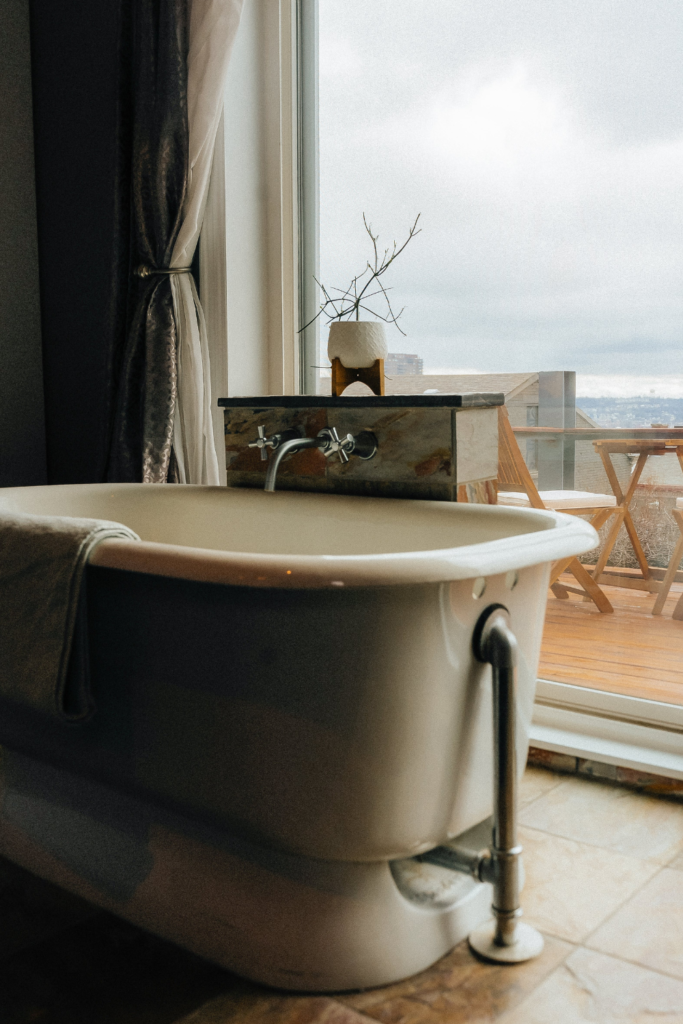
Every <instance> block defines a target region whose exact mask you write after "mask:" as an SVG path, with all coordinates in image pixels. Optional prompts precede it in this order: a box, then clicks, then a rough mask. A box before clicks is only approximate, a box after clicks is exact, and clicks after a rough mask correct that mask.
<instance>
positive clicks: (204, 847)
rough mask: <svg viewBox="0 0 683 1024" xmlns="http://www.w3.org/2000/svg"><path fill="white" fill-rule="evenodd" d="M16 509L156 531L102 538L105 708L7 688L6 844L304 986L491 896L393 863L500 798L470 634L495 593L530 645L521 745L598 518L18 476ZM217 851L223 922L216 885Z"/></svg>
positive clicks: (417, 943) (464, 824)
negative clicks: (565, 574) (86, 852)
mask: <svg viewBox="0 0 683 1024" xmlns="http://www.w3.org/2000/svg"><path fill="white" fill-rule="evenodd" d="M0 508H6V509H11V510H14V511H24V512H29V513H37V514H49V515H74V516H92V517H98V518H106V519H113V520H117V521H119V522H123V523H125V524H126V525H128V526H129V527H131V528H132V529H133V530H135V531H136V532H137V533H138V534H139V536H140V537H141V543H135V542H127V541H119V540H108V541H104V542H103V543H102V544H101V545H100V546H99V547H98V548H97V549H96V550H95V553H94V555H93V557H92V559H91V564H90V566H89V569H88V573H87V581H86V585H87V595H88V609H89V632H90V643H91V658H92V666H91V667H92V685H93V690H94V695H95V701H96V705H97V709H98V710H97V713H96V715H95V716H94V718H93V719H92V721H91V722H88V723H86V724H84V725H82V726H78V727H73V726H61V725H58V724H55V723H52V722H49V721H46V720H45V721H44V720H42V719H40V718H39V716H37V715H34V714H32V713H30V712H28V711H26V712H24V711H21V710H18V709H16V708H10V707H9V706H3V707H2V709H0V710H1V714H0V742H1V743H3V745H4V746H6V748H7V749H8V756H7V765H8V768H7V772H8V774H7V777H6V780H5V799H4V804H3V816H2V828H1V830H0V846H1V848H2V850H3V852H5V853H6V855H8V856H10V857H13V858H14V859H15V860H18V861H19V862H21V863H23V864H25V865H26V866H27V867H29V868H31V869H32V870H34V871H37V872H38V873H40V874H43V875H45V876H46V877H51V878H52V879H53V880H56V881H58V882H59V883H60V884H62V885H65V886H67V887H69V888H71V889H74V890H75V891H78V892H80V893H82V894H83V895H86V896H87V897H88V898H90V899H93V900H96V901H98V902H100V903H102V905H104V906H108V907H109V908H110V909H113V910H115V912H117V913H120V914H122V915H123V916H127V917H129V918H130V919H132V920H136V921H138V922H140V923H143V924H144V925H145V926H146V927H150V928H151V929H152V930H155V931H158V932H159V933H160V934H164V935H167V936H169V937H171V938H173V939H175V940H176V941H179V942H181V943H183V944H185V945H187V946H188V947H190V948H192V949H194V950H196V951H197V952H200V953H202V954H203V955H206V956H209V957H211V958H212V959H214V960H217V961H218V962H220V963H223V964H225V965H226V966H228V967H230V968H232V969H235V970H238V971H241V972H242V973H244V974H247V975H248V976H250V977H253V978H256V979H257V980H262V981H266V982H269V983H272V984H277V985H280V986H285V987H290V988H302V989H334V988H348V987H355V986H362V985H370V984H380V983H383V982H386V981H389V980H392V979H394V978H397V977H402V976H405V975H406V974H409V973H414V971H415V970H419V969H421V968H422V967H424V966H427V965H428V964H429V963H431V962H432V961H433V960H434V959H436V957H437V956H439V955H441V954H442V953H443V952H445V950H446V949H447V948H449V946H450V945H452V944H453V942H454V941H458V940H459V938H462V936H463V934H465V932H466V931H467V930H469V928H470V927H472V925H473V923H477V922H476V921H475V920H474V918H481V917H482V915H483V916H484V917H485V916H486V905H487V903H488V900H489V896H488V893H485V894H484V895H482V892H483V891H484V890H485V889H486V888H487V887H485V886H481V885H479V886H478V888H477V885H478V883H469V882H468V880H467V879H463V880H462V881H463V884H464V883H468V886H469V888H468V887H467V886H466V888H465V889H462V887H461V888H460V889H459V890H458V892H459V893H460V895H459V896H458V897H457V899H456V898H455V896H454V898H453V901H452V903H451V904H450V905H449V904H448V903H447V902H446V904H444V905H440V904H439V905H438V906H437V904H433V905H432V904H429V901H428V900H427V901H426V902H425V899H423V898H421V897H419V895H418V896H415V898H413V897H412V896H411V893H410V891H408V889H406V888H405V886H404V885H403V886H402V887H401V885H398V886H397V884H396V880H397V879H398V875H397V869H396V866H395V864H394V866H393V869H392V866H391V864H390V862H396V861H398V862H401V861H405V860H406V858H410V857H412V856H413V855H415V854H417V853H419V852H421V851H424V850H426V849H429V848H431V847H432V846H436V845H438V844H440V843H442V842H444V841H445V840H447V839H448V838H449V837H453V836H458V835H461V834H462V833H463V832H465V831H466V830H468V829H470V828H472V827H474V826H476V825H477V824H478V823H480V822H481V821H482V820H483V819H485V818H486V817H487V816H488V815H489V814H490V813H491V805H492V767H491V765H492V751H491V702H490V676H489V669H488V668H487V667H485V666H482V665H480V664H479V663H477V662H476V661H475V660H474V658H473V655H472V652H471V635H472V629H473V626H474V624H475V622H476V620H477V618H478V617H479V615H480V614H481V612H482V611H483V609H484V608H485V607H486V606H487V605H489V604H491V603H501V604H504V605H505V606H506V607H507V608H508V609H509V611H510V615H511V623H512V628H513V629H514V631H515V633H516V635H517V639H518V642H519V646H520V667H519V695H518V696H519V709H520V715H519V720H520V728H519V732H518V754H519V764H520V765H522V766H523V764H524V761H525V755H526V748H527V744H528V726H529V723H530V719H531V709H532V704H533V698H534V689H535V678H536V669H537V664H538V655H539V648H540V641H541V633H542V627H543V613H544V606H545V601H546V590H547V580H548V572H549V569H548V566H549V563H550V562H551V561H552V560H554V559H556V558H561V557H564V556H569V555H573V554H577V553H580V552H582V551H584V550H588V549H589V548H591V547H592V546H594V544H595V542H596V535H595V532H594V531H593V530H592V528H591V527H590V526H589V525H588V524H586V523H585V522H584V521H582V520H580V519H576V518H572V517H569V516H565V515H562V514H557V513H553V512H543V511H536V510H529V509H515V508H507V507H488V506H476V505H458V504H448V503H445V502H421V501H400V500H395V499H371V498H357V497H343V496H334V495H315V494H298V493H292V492H287V493H277V492H276V493H274V494H265V493H263V492H260V491H254V490H236V489H223V488H208V487H173V486H163V487H154V486H144V485H123V484H119V485H82V486H81V485H78V486H58V487H34V488H6V489H4V490H1V491H0ZM17 794H18V795H17ZM97 794H100V795H99V796H98V795H97ZM121 801H123V803H121ZM108 806H109V807H111V808H113V807H116V808H118V809H117V810H116V811H115V812H114V811H113V810H112V811H111V813H109V812H108V811H107V807H108ZM74 808H75V809H76V812H77V814H78V815H80V816H81V817H80V818H79V819H78V820H79V821H81V825H80V826H79V827H83V825H82V823H83V820H85V819H87V818H88V815H90V819H88V820H91V819H92V820H91V825H92V827H93V828H94V835H95V838H93V839H92V843H91V845H92V848H93V850H94V851H95V852H93V853H92V856H91V860H92V861H93V863H85V862H84V861H83V854H82V852H81V853H78V849H80V847H79V846H78V843H77V842H76V841H75V839H73V836H72V840H70V839H69V836H70V835H72V833H73V831H74V829H76V828H77V827H76V824H75V821H76V820H77V819H75V818H74V813H75V812H74ZM93 808H96V810H93ZM41 815H42V817H41ZM164 816H165V817H164ZM93 822H94V824H92V823H93ZM103 829H104V831H103ZM98 830H99V831H98ZM107 830H109V831H108V832H107ZM112 830H113V832H112ZM113 833H116V834H117V835H119V834H123V835H124V836H127V837H128V839H130V837H131V836H133V839H131V842H133V847H134V848H135V851H137V852H136V853H135V855H134V856H133V854H132V853H131V849H132V847H130V848H129V847H126V846H125V843H124V846H123V847H121V849H122V850H123V848H124V847H125V849H126V850H128V854H124V853H121V854H120V856H119V858H118V861H116V857H114V861H116V862H114V861H112V863H111V864H110V865H109V867H108V868H103V867H102V863H103V858H104V861H106V859H107V856H108V854H107V853H106V848H107V840H106V839H105V838H104V837H105V836H106V835H109V837H110V838H109V850H110V851H111V849H113V847H112V845H111V844H112V840H111V835H112V834H113ZM98 835H99V836H100V839H99V840H98V839H97V836H98ZM155 837H156V838H155ZM169 837H170V838H169ZM173 837H175V838H173ZM98 843H99V846H98ZM136 844H137V845H136ZM193 844H194V845H193ZM114 845H115V844H114ZM119 845H120V844H119ZM97 850H99V853H98V852H97ZM129 854H130V856H131V857H132V860H131V861H130V863H129V862H128V861H126V857H127V856H128V855H129ZM112 856H113V855H112ZM98 857H99V860H97V858H98ZM121 858H123V860H122V859H121ZM278 858H279V860H278ZM110 860H111V856H110ZM94 861H97V864H94ZM126 865H127V866H126ZM278 865H279V866H278ZM283 865H286V866H283ZM181 866H182V869H181ZM430 870H431V871H432V874H433V873H434V872H437V874H438V872H439V871H441V870H442V869H439V868H432V869H430ZM264 871H265V875H264V874H263V872H264ZM98 872H99V874H98ZM207 872H208V875H209V876H210V877H211V878H212V879H213V881H212V883H211V885H212V886H213V891H214V894H215V901H214V902H212V904H211V906H212V907H213V909H212V911H211V914H212V919H213V918H216V920H217V919H218V918H220V921H221V926H220V927H218V926H217V925H216V922H215V920H214V927H213V931H212V930H211V929H207V927H206V919H205V915H206V912H207V911H206V907H203V904H202V900H201V899H199V898H198V897H197V886H200V888H201V885H200V881H201V880H203V881H202V882H201V884H202V885H204V884H208V883H206V874H207ZM392 872H393V873H392ZM321 873H322V874H321ZM294 876H296V878H295V880H294V881H293V878H294ZM323 877H324V879H326V881H324V882H323V881H320V878H323ZM401 877H403V876H401ZM122 879H123V882H122V881H121V880H122ZM127 879H128V880H132V881H130V884H129V885H128V884H127V882H126V880H127ZM174 879H175V881H174ZM117 880H118V882H117ZM399 882H400V879H399ZM115 883H116V884H115ZM119 883H121V884H119ZM117 885H118V886H119V887H118V889H117ZM292 885H294V890H296V894H297V895H296V897H295V896H294V895H293V894H292ZM473 887H474V888H473ZM408 888H409V887H408ZM418 888H419V887H418ZM454 891H455V890H454ZM192 892H194V893H195V896H194V898H191V896H190V895H188V893H192ZM331 892H332V893H335V894H336V895H335V897H334V899H333V900H332V903H333V905H334V906H336V907H337V910H336V911H334V909H333V908H332V909H331V906H330V903H329V900H330V898H331V897H330V893H331ZM323 894H324V895H323ZM442 902H443V901H442ZM428 904H429V905H428ZM216 907H218V908H219V909H218V910H217V909H216ZM373 908H374V909H373ZM335 913H336V914H337V915H338V920H337V918H335ZM278 914H280V915H281V916H282V920H283V921H284V922H285V923H284V924H283V926H282V927H283V928H284V931H282V930H281V932H280V933H278V931H277V929H275V930H273V927H272V926H271V925H269V924H268V922H269V921H270V922H272V921H273V920H279V918H278ZM368 914H369V915H370V919H371V920H372V922H374V923H373V924H372V926H371V927H370V926H369V925H368V922H367V920H366V917H367V915H368ZM203 915H204V916H203ZM216 915H217V917H216ZM416 915H417V916H416ZM425 915H426V916H425ZM363 922H365V923H363ZM463 928H464V929H465V932H464V931H463ZM285 932H288V934H289V938H287V937H286V935H285ZM461 933H462V934H461ZM389 948H392V949H393V952H392V953H391V954H390V953H389V952H388V950H389ZM292 964H295V966H294V967H292V966H291V965H292ZM288 965H289V966H288Z"/></svg>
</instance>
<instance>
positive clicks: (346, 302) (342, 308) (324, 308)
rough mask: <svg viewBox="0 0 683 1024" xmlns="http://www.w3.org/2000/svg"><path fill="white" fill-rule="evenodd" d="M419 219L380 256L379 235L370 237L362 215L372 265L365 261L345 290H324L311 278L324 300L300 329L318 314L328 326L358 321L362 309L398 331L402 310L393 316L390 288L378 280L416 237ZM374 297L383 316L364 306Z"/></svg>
mask: <svg viewBox="0 0 683 1024" xmlns="http://www.w3.org/2000/svg"><path fill="white" fill-rule="evenodd" d="M419 219H420V214H419V213H418V215H417V217H416V218H415V222H414V224H413V225H412V227H411V228H410V230H409V232H408V237H407V238H406V240H405V242H404V243H403V245H398V243H397V242H394V244H393V247H392V248H391V249H385V250H384V252H383V253H380V249H379V245H378V242H379V235H375V234H373V232H372V228H371V226H370V225H369V224H368V222H367V219H366V217H365V214H363V224H364V225H365V230H366V231H367V233H368V235H369V236H370V241H371V242H372V250H373V260H372V263H371V262H370V261H368V262H367V263H366V265H365V270H363V271H362V272H361V273H360V274H357V275H356V277H354V278H353V279H352V281H351V284H350V285H349V287H348V288H345V289H344V288H332V289H330V290H328V289H327V288H326V287H325V285H324V284H322V283H321V282H320V281H318V279H317V278H315V283H316V284H317V285H318V287H319V288H320V290H321V292H322V293H323V297H324V300H325V301H324V302H322V303H321V305H320V310H319V311H318V312H317V313H316V315H315V316H314V317H313V319H312V320H309V321H308V323H307V324H305V326H304V327H302V328H301V330H302V331H303V330H306V327H309V326H310V324H312V323H315V321H316V320H317V319H318V317H319V316H321V315H322V314H324V315H325V316H326V317H327V319H328V322H329V323H332V321H333V320H360V311H361V309H362V310H365V312H367V313H370V314H371V316H374V317H377V319H378V320H383V321H384V323H385V324H395V325H396V327H397V328H398V330H399V331H401V328H400V327H399V325H398V322H397V321H398V318H399V317H400V316H401V313H403V309H405V307H403V309H400V310H399V312H398V313H394V310H393V309H392V306H391V301H390V299H389V295H388V292H389V291H391V289H390V288H385V287H384V284H383V282H382V281H381V280H380V278H381V277H382V276H383V274H385V273H386V272H387V270H388V269H389V267H390V266H391V264H392V263H393V262H394V260H395V259H397V258H398V257H399V256H400V255H401V253H402V252H403V250H404V249H405V247H406V246H407V245H408V243H409V242H410V241H411V240H412V239H413V238H415V235H419V234H420V232H421V230H422V228H418V226H417V222H418V221H419ZM375 285H376V286H377V288H376V290H374V291H372V290H371V289H372V288H373V287H374V286H375ZM330 291H333V292H337V293H338V294H337V295H334V296H332V295H331V294H330ZM377 295H381V296H382V298H383V299H384V301H385V302H386V315H384V316H383V315H382V314H381V313H378V312H377V310H376V309H371V308H370V306H368V305H366V303H367V302H368V301H369V300H370V299H372V298H374V297H375V296H377ZM373 305H374V304H373ZM401 334H405V331H401Z"/></svg>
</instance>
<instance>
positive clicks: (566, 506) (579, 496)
mask: <svg viewBox="0 0 683 1024" xmlns="http://www.w3.org/2000/svg"><path fill="white" fill-rule="evenodd" d="M496 489H497V491H498V504H500V505H516V506H518V507H519V506H522V507H524V506H526V507H527V508H528V507H531V508H543V509H552V510H553V511H557V512H567V513H568V514H569V515H573V516H584V515H590V516H591V520H590V523H591V526H594V527H595V529H596V530H599V529H600V527H601V526H604V524H605V523H606V522H607V520H608V519H609V518H610V517H613V518H614V523H613V524H612V527H611V529H610V531H609V534H608V535H607V539H606V541H605V546H604V548H603V551H602V554H601V555H600V558H599V559H598V564H597V565H596V567H595V570H594V576H595V579H597V577H598V576H599V575H600V573H601V572H602V570H603V569H604V567H605V565H606V564H607V559H608V558H609V556H610V552H611V551H612V548H613V546H614V542H615V541H616V539H617V534H618V533H619V529H620V528H621V524H622V523H623V521H624V509H623V508H621V507H620V506H619V505H617V499H616V497H615V496H614V495H613V494H593V493H592V491H539V490H538V489H537V487H536V484H535V483H534V481H533V479H532V476H531V473H530V472H529V469H528V467H527V464H526V462H525V461H524V458H523V456H522V453H521V451H520V449H519V445H518V444H517V439H516V437H515V435H514V432H513V429H512V427H511V425H510V420H509V417H508V412H507V409H506V408H505V406H499V408H498V480H497V481H496ZM523 494H524V495H526V498H523V497H522V495H523ZM563 572H570V573H571V574H572V576H573V577H574V579H575V580H576V581H577V583H578V584H579V586H580V587H581V589H580V590H579V589H577V588H575V587H568V586H565V584H560V583H558V582H557V581H558V579H559V577H560V576H561V575H562V573H563ZM595 579H594V578H593V576H591V575H590V573H589V572H588V570H587V569H585V568H584V566H583V565H582V564H581V562H579V560H578V558H576V557H573V558H563V559H561V560H560V561H559V562H556V563H555V565H554V566H553V568H552V570H551V573H550V587H551V589H552V591H553V593H554V594H555V596H556V597H558V598H561V599H564V598H567V597H568V596H569V594H579V595H580V596H581V597H585V598H589V599H590V600H591V601H593V602H594V603H595V605H596V606H597V608H598V609H599V610H600V611H601V612H612V611H614V609H613V608H612V605H611V604H610V602H609V600H608V598H607V595H606V594H605V593H604V591H603V590H601V588H600V587H599V586H598V584H597V583H596V582H595Z"/></svg>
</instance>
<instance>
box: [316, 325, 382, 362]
mask: <svg viewBox="0 0 683 1024" xmlns="http://www.w3.org/2000/svg"><path fill="white" fill-rule="evenodd" d="M388 351H389V348H388V346H387V339H386V337H385V334H384V324H380V323H376V322H375V321H366V320H335V321H334V323H332V324H330V338H329V341H328V343H327V355H328V356H329V359H330V362H332V360H333V359H339V360H340V362H341V364H342V366H346V367H347V368H348V369H363V368H365V367H368V366H372V365H373V364H374V363H375V361H376V360H377V359H386V357H387V353H388Z"/></svg>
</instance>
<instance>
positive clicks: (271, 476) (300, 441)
mask: <svg viewBox="0 0 683 1024" xmlns="http://www.w3.org/2000/svg"><path fill="white" fill-rule="evenodd" d="M326 445H327V440H326V439H325V438H324V437H293V438H291V439H290V440H289V441H285V442H284V444H281V445H280V447H279V448H277V449H276V450H275V452H274V453H273V456H272V458H271V460H270V462H269V463H268V469H267V471H266V486H265V487H264V490H265V491H271V492H272V491H274V490H275V481H276V479H277V471H278V469H279V468H280V463H281V462H282V460H283V459H284V457H285V455H289V453H290V452H298V451H301V449H302V448H325V447H326Z"/></svg>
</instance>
